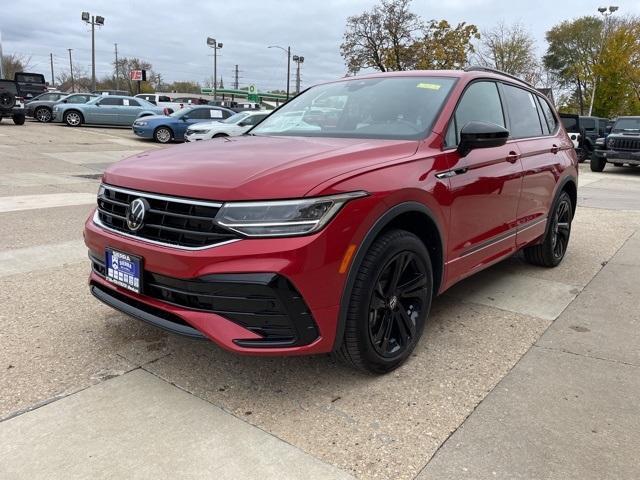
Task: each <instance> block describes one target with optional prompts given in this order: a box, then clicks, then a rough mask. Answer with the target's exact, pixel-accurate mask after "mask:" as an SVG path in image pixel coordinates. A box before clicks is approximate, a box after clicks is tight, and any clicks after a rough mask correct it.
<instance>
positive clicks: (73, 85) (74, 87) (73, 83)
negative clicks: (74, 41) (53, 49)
mask: <svg viewBox="0 0 640 480" xmlns="http://www.w3.org/2000/svg"><path fill="white" fill-rule="evenodd" d="M67 50H69V71H70V72H71V91H72V92H75V91H76V84H75V81H74V80H73V60H71V50H72V49H71V48H67Z"/></svg>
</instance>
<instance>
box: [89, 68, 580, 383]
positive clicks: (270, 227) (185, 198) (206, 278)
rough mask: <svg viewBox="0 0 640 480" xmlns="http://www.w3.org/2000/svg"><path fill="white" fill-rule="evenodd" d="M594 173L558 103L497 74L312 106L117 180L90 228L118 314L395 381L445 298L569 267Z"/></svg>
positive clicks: (294, 108)
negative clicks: (581, 163) (521, 259)
mask: <svg viewBox="0 0 640 480" xmlns="http://www.w3.org/2000/svg"><path fill="white" fill-rule="evenodd" d="M577 176H578V170H577V159H576V156H575V153H574V150H573V145H572V143H571V140H570V139H569V138H568V137H567V135H566V133H565V131H564V130H563V129H562V127H561V126H560V122H559V120H558V115H557V114H556V112H555V111H554V109H553V107H552V106H551V104H550V103H549V102H548V100H547V99H546V98H545V97H544V96H542V95H540V94H539V93H538V92H537V91H536V90H535V89H534V88H532V87H531V86H530V85H528V84H526V83H524V82H522V81H520V80H518V79H517V78H514V77H511V76H508V75H505V74H501V73H500V72H496V71H488V70H487V69H480V68H470V69H467V70H466V71H414V72H394V73H383V74H375V75H369V76H363V77H356V78H349V79H342V80H339V81H335V82H330V83H325V84H322V85H318V86H315V87H312V88H309V89H308V90H306V91H305V92H303V93H302V94H301V95H299V96H297V97H296V98H294V99H293V100H291V101H290V102H288V103H287V104H285V105H284V106H282V107H281V108H279V109H278V110H276V111H275V112H273V113H272V114H271V115H270V116H268V117H267V118H266V119H265V120H264V121H262V122H261V123H260V124H258V125H257V126H256V127H254V128H253V129H252V130H250V131H249V133H248V134H246V135H243V136H241V137H235V138H219V139H214V140H212V141H207V142H198V143H194V144H189V145H180V146H176V147H171V148H167V149H164V150H161V151H154V152H147V153H142V154H139V155H136V156H134V157H131V158H128V159H126V160H123V161H121V162H119V163H117V164H114V165H113V166H111V167H110V168H108V169H107V170H106V172H105V173H104V176H103V183H102V185H101V186H100V190H99V194H98V205H97V208H96V210H95V212H94V213H92V214H91V216H90V218H89V219H88V220H87V222H86V226H85V241H86V244H87V246H88V248H89V254H90V257H91V261H92V266H93V271H92V273H91V277H90V280H89V282H90V288H91V291H92V293H93V295H95V296H96V297H97V298H98V299H99V300H101V301H103V302H104V303H106V304H107V305H110V306H111V307H113V308H115V309H117V310H120V311H122V312H125V313H127V314H129V315H130V316H132V317H136V318H138V319H141V320H144V321H147V322H149V323H152V324H154V325H157V326H159V327H162V328H165V329H167V330H170V331H173V332H178V333H182V334H185V335H189V336H192V337H206V338H209V339H211V340H213V341H214V342H216V343H217V344H218V345H220V346H222V347H224V348H226V349H228V350H232V351H234V352H238V353H245V354H255V355H299V354H314V353H322V352H334V353H336V354H337V356H338V357H340V358H341V359H343V360H344V361H346V362H348V363H350V364H352V365H354V366H355V367H358V368H361V369H365V370H369V371H373V372H379V373H381V372H387V371H390V370H392V369H394V368H396V367H397V366H399V365H400V364H401V363H402V362H403V361H404V360H406V358H407V357H408V356H409V354H410V353H411V351H412V350H413V348H414V347H415V345H416V342H418V340H419V339H420V335H421V333H422V331H423V328H424V325H425V322H426V321H427V318H428V316H429V308H430V306H431V300H432V298H433V296H434V295H436V294H439V293H442V292H444V291H445V290H446V289H447V288H449V287H450V286H451V285H453V284H454V283H456V282H458V281H460V280H461V279H463V278H465V277H467V276H469V275H472V274H473V273H475V272H478V271H480V270H482V269H484V268H486V267H488V266H489V265H492V264H494V263H496V262H498V261H500V260H502V259H504V258H506V257H508V256H510V255H512V254H513V253H514V252H516V251H518V250H521V249H523V250H524V256H525V258H526V259H527V260H529V261H530V262H532V263H535V264H537V265H542V266H545V267H553V266H556V265H558V263H560V261H561V260H562V258H563V256H564V255H565V252H566V249H567V245H568V242H569V234H570V231H571V221H572V219H573V214H574V211H575V208H576V187H577Z"/></svg>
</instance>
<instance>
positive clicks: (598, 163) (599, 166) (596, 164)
mask: <svg viewBox="0 0 640 480" xmlns="http://www.w3.org/2000/svg"><path fill="white" fill-rule="evenodd" d="M606 164H607V161H606V160H605V159H604V158H599V157H596V156H595V155H593V156H592V157H591V163H590V167H591V171H592V172H601V171H603V170H604V166H605V165H606Z"/></svg>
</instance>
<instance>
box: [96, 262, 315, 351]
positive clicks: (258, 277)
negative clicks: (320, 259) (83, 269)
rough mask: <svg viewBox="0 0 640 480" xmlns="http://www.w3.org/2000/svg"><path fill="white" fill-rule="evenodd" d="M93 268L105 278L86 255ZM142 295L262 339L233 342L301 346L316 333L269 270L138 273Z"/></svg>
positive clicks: (292, 293) (294, 294) (300, 304)
mask: <svg viewBox="0 0 640 480" xmlns="http://www.w3.org/2000/svg"><path fill="white" fill-rule="evenodd" d="M90 258H91V262H92V267H93V271H94V272H95V273H97V274H98V275H100V276H101V277H104V276H105V267H104V260H101V259H100V258H98V257H97V256H96V255H95V254H91V255H90ZM142 294H143V295H145V296H148V297H151V298H154V299H156V300H160V301H163V302H166V303H170V304H172V305H177V306H180V307H184V308H187V309H190V310H198V311H203V312H209V313H215V314H217V315H220V316H221V317H224V318H226V319H228V320H231V321H232V322H234V323H237V324H238V325H240V326H242V327H244V328H246V329H247V330H250V331H252V332H254V333H256V334H258V335H260V336H261V337H262V338H260V339H256V340H237V341H236V343H237V344H238V345H241V346H243V347H289V346H297V345H307V344H309V343H311V342H312V341H313V340H315V339H316V338H317V337H318V329H317V327H316V324H315V321H314V319H313V316H312V314H311V312H310V310H309V308H308V307H307V305H306V303H305V301H304V299H303V298H302V296H301V295H300V293H298V291H297V290H296V289H295V287H294V286H293V285H292V284H291V283H290V282H289V281H288V280H287V279H286V278H284V277H282V276H280V275H278V274H275V273H253V274H218V275H207V276H204V277H199V278H194V279H189V280H184V279H178V278H173V277H167V276H165V275H160V274H158V273H153V272H149V271H146V270H145V271H144V274H143V280H142Z"/></svg>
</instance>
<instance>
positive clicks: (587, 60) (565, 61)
mask: <svg viewBox="0 0 640 480" xmlns="http://www.w3.org/2000/svg"><path fill="white" fill-rule="evenodd" d="M603 26H604V25H603V22H602V20H600V19H599V18H596V17H581V18H577V19H575V20H565V21H564V22H562V23H560V24H559V25H556V26H555V27H553V28H552V29H551V30H549V31H548V32H547V34H546V39H547V43H548V48H547V52H546V54H545V56H544V57H543V63H544V66H545V67H546V68H547V69H548V70H550V71H551V72H552V73H554V74H555V75H556V76H557V78H558V80H559V81H560V84H561V85H562V87H564V88H566V89H568V90H570V91H571V98H573V99H574V100H575V102H576V103H577V109H578V112H579V113H580V114H581V115H584V114H585V113H586V112H587V110H588V105H589V100H590V96H589V94H590V92H591V89H592V88H593V84H594V80H595V76H594V66H595V64H596V63H597V61H598V56H599V53H600V47H601V43H602V29H603Z"/></svg>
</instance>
